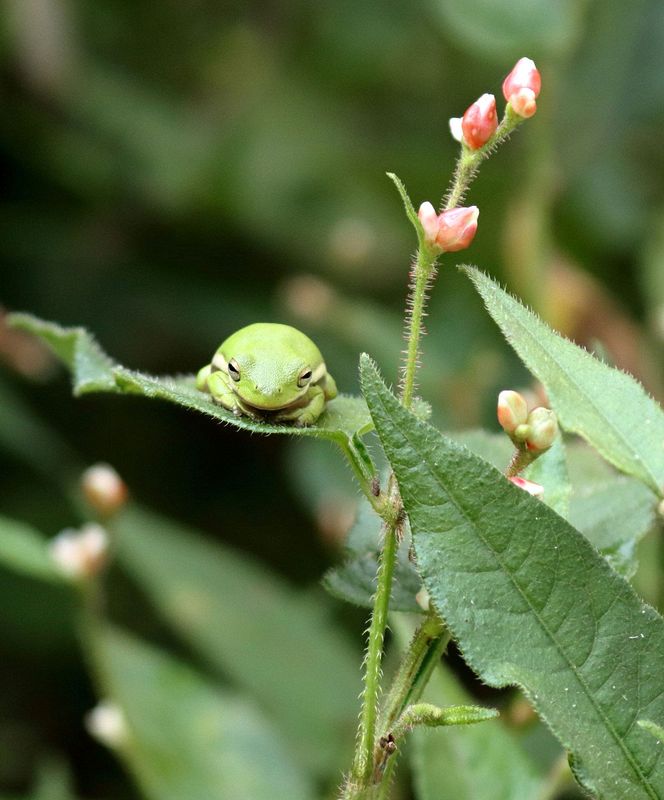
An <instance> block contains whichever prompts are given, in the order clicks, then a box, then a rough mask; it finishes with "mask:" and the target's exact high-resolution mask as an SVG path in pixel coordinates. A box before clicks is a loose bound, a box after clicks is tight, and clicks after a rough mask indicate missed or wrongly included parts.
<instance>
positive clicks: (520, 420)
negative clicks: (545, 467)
mask: <svg viewBox="0 0 664 800" xmlns="http://www.w3.org/2000/svg"><path fill="white" fill-rule="evenodd" d="M497 412H498V422H499V423H500V426H501V427H502V429H503V430H504V431H505V433H506V434H507V435H508V436H509V437H510V439H511V440H512V441H513V442H514V444H515V445H516V446H517V447H521V448H525V449H527V450H528V451H530V452H531V453H533V454H540V453H543V452H544V451H545V450H548V449H549V447H551V445H552V444H553V442H554V440H555V438H556V436H557V434H558V420H557V419H556V415H555V412H553V411H551V409H548V408H543V407H541V406H540V407H538V408H534V409H533V410H532V411H531V412H530V413H528V405H527V403H526V401H525V399H524V398H523V397H522V395H520V394H519V393H518V392H514V391H512V390H511V389H508V390H505V391H503V392H501V393H500V394H499V395H498V409H497Z"/></svg>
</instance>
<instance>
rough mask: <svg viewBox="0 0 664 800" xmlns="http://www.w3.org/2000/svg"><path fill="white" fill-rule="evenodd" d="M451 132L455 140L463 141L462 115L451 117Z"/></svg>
mask: <svg viewBox="0 0 664 800" xmlns="http://www.w3.org/2000/svg"><path fill="white" fill-rule="evenodd" d="M450 133H451V134H452V138H453V139H454V141H455V142H462V141H463V128H462V126H461V117H450Z"/></svg>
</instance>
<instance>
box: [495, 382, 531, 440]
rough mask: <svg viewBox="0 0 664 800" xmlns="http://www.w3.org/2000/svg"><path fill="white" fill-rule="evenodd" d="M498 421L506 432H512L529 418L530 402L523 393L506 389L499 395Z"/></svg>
mask: <svg viewBox="0 0 664 800" xmlns="http://www.w3.org/2000/svg"><path fill="white" fill-rule="evenodd" d="M497 414H498V422H499V423H500V427H501V428H502V429H503V430H504V431H505V433H508V434H512V433H514V431H515V430H516V429H517V428H518V427H519V425H524V424H525V423H526V420H527V419H528V404H527V403H526V401H525V399H524V398H523V396H522V395H520V394H519V393H518V392H514V391H512V390H511V389H506V390H505V391H503V392H501V393H500V394H499V395H498V407H497Z"/></svg>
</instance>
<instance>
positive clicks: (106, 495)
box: [81, 464, 128, 517]
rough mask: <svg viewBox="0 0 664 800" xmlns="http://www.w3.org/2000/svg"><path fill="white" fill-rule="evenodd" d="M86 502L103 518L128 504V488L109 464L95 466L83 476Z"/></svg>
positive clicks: (82, 481) (82, 483)
mask: <svg viewBox="0 0 664 800" xmlns="http://www.w3.org/2000/svg"><path fill="white" fill-rule="evenodd" d="M81 487H82V489H83V494H84V495H85V498H86V500H87V501H88V503H90V505H91V506H92V508H94V509H95V511H97V512H98V513H100V514H101V515H102V516H105V517H109V516H111V514H114V513H115V512H116V511H118V510H119V509H120V508H122V506H123V505H124V504H125V503H126V502H127V496H128V492H127V486H126V484H125V482H124V481H123V480H122V478H121V477H120V476H119V475H118V473H117V472H116V471H115V470H114V469H113V467H111V466H110V465H109V464H94V465H93V466H91V467H89V468H88V469H86V470H85V472H84V473H83V475H82V476H81Z"/></svg>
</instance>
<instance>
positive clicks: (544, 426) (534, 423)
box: [526, 407, 558, 452]
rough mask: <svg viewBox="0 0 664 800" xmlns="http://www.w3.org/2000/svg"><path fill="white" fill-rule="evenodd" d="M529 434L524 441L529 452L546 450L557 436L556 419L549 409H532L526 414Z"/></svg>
mask: <svg viewBox="0 0 664 800" xmlns="http://www.w3.org/2000/svg"><path fill="white" fill-rule="evenodd" d="M528 426H529V427H530V433H529V435H528V438H527V439H526V446H527V447H528V449H529V450H533V451H539V452H542V451H543V450H548V449H549V447H551V445H552V444H553V442H554V440H555V438H556V436H557V435H558V419H557V417H556V414H555V412H553V411H551V409H549V408H541V407H540V408H534V409H533V410H532V411H531V412H530V414H528Z"/></svg>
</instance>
